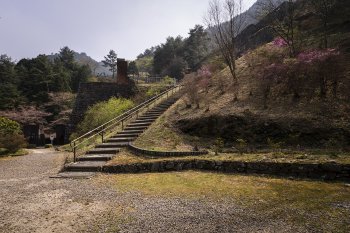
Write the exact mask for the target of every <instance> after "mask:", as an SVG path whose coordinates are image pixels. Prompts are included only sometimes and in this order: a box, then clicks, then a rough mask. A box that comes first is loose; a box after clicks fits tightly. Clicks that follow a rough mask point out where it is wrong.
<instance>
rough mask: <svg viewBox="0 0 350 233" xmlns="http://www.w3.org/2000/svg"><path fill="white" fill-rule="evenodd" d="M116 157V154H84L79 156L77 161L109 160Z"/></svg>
mask: <svg viewBox="0 0 350 233" xmlns="http://www.w3.org/2000/svg"><path fill="white" fill-rule="evenodd" d="M114 157H115V155H114V154H102V155H89V154H87V155H84V156H81V157H79V158H77V161H109V160H111V159H113V158H114Z"/></svg>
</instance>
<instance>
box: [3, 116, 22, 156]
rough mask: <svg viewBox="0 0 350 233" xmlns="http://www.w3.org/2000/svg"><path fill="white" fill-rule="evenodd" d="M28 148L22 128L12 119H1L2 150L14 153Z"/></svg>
mask: <svg viewBox="0 0 350 233" xmlns="http://www.w3.org/2000/svg"><path fill="white" fill-rule="evenodd" d="M25 146H26V141H25V138H24V136H23V133H22V130H21V126H20V125H19V124H18V123H17V122H15V121H12V120H10V119H7V118H5V117H0V148H5V149H6V150H7V152H9V153H14V152H17V151H18V150H19V149H21V148H23V147H25Z"/></svg>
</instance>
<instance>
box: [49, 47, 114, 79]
mask: <svg viewBox="0 0 350 233" xmlns="http://www.w3.org/2000/svg"><path fill="white" fill-rule="evenodd" d="M48 57H49V59H51V60H54V59H55V58H56V57H58V53H56V54H51V55H48ZM74 59H75V61H76V62H77V63H79V64H82V65H88V66H90V68H91V71H92V73H93V74H94V75H97V76H110V75H112V72H110V71H109V70H108V68H107V67H104V66H103V63H102V62H97V61H96V60H94V59H92V58H91V57H90V56H88V55H87V54H86V53H84V52H83V53H78V52H75V51H74Z"/></svg>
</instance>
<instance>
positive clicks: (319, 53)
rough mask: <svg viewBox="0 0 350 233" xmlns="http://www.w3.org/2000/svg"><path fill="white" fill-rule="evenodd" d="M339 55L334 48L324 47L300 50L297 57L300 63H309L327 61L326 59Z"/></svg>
mask: <svg viewBox="0 0 350 233" xmlns="http://www.w3.org/2000/svg"><path fill="white" fill-rule="evenodd" d="M339 55H340V52H339V51H338V50H336V49H326V50H313V51H308V52H302V53H300V54H299V55H298V57H297V58H298V60H299V61H300V62H301V63H307V64H311V63H315V62H327V60H329V59H331V58H334V57H338V56H339Z"/></svg>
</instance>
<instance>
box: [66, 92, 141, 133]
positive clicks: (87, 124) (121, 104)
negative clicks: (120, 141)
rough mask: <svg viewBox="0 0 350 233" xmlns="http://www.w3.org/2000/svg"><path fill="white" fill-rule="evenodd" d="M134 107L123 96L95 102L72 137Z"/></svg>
mask: <svg viewBox="0 0 350 233" xmlns="http://www.w3.org/2000/svg"><path fill="white" fill-rule="evenodd" d="M132 107H134V103H133V102H132V101H131V100H128V99H123V98H115V97H113V98H111V99H109V100H108V101H103V102H100V103H97V104H95V105H93V106H92V107H90V108H89V109H88V110H87V111H86V113H85V116H84V120H83V121H82V122H81V123H80V124H79V125H78V127H77V131H76V133H75V134H73V135H72V137H73V138H74V137H76V136H77V135H81V134H84V133H86V132H88V131H90V130H92V129H94V128H96V127H98V126H100V125H102V124H104V123H106V122H108V121H110V120H112V119H113V118H115V117H117V116H119V115H121V114H122V113H124V112H126V111H127V110H129V109H131V108H132Z"/></svg>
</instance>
